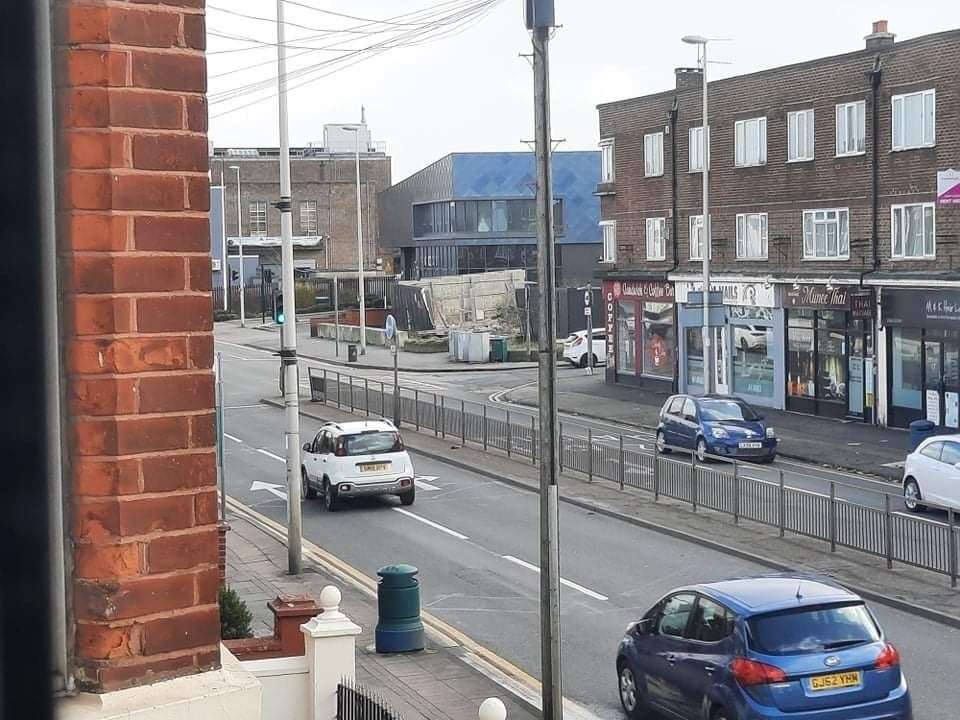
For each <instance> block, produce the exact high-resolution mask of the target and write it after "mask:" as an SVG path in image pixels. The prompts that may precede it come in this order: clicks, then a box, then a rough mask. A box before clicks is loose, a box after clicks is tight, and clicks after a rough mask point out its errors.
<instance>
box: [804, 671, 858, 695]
mask: <svg viewBox="0 0 960 720" xmlns="http://www.w3.org/2000/svg"><path fill="white" fill-rule="evenodd" d="M860 682H861V681H860V671H859V670H856V671H853V672H842V673H834V674H833V675H819V676H818V677H812V678H810V689H811V690H813V691H815V692H818V691H820V690H838V689H841V688H850V687H856V686H857V685H859V684H860Z"/></svg>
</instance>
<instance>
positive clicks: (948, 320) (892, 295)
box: [883, 290, 960, 330]
mask: <svg viewBox="0 0 960 720" xmlns="http://www.w3.org/2000/svg"><path fill="white" fill-rule="evenodd" d="M883 323H884V325H894V326H902V327H915V328H921V327H934V328H937V327H939V328H950V329H954V330H955V329H958V328H960V292H958V291H956V290H884V292H883Z"/></svg>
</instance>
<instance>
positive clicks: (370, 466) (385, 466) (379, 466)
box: [360, 463, 390, 472]
mask: <svg viewBox="0 0 960 720" xmlns="http://www.w3.org/2000/svg"><path fill="white" fill-rule="evenodd" d="M389 469H390V463H367V464H366V465H361V466H360V472H383V471H384V470H389Z"/></svg>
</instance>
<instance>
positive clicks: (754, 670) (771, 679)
mask: <svg viewBox="0 0 960 720" xmlns="http://www.w3.org/2000/svg"><path fill="white" fill-rule="evenodd" d="M730 672H731V673H733V677H735V678H736V679H737V682H738V683H740V684H741V685H742V686H743V687H750V686H751V685H769V684H770V683H779V682H785V681H786V679H787V674H786V673H785V672H784V671H783V670H781V669H780V668H778V667H776V666H775V665H767V664H766V663H762V662H757V661H756V660H748V659H747V658H734V660H733V662H732V663H730Z"/></svg>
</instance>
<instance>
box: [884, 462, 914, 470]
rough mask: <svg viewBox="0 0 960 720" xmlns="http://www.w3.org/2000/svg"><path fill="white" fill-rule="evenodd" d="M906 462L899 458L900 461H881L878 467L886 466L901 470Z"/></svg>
mask: <svg viewBox="0 0 960 720" xmlns="http://www.w3.org/2000/svg"><path fill="white" fill-rule="evenodd" d="M906 464H907V463H906V461H905V460H901V461H900V462H889V463H882V464H881V465H880V467H888V468H893V469H894V470H901V469H902V468H903V466H904V465H906Z"/></svg>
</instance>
